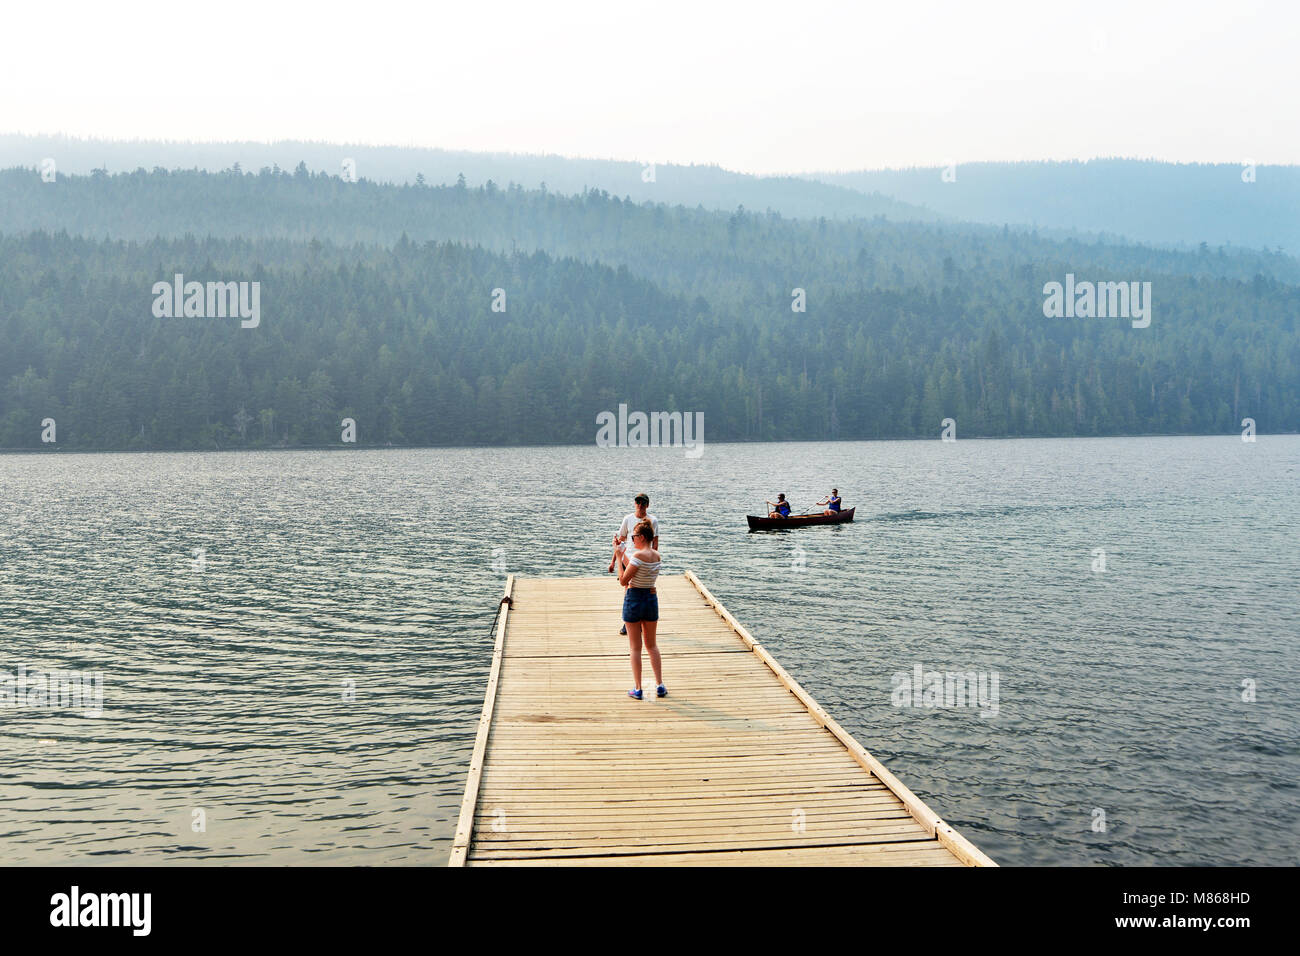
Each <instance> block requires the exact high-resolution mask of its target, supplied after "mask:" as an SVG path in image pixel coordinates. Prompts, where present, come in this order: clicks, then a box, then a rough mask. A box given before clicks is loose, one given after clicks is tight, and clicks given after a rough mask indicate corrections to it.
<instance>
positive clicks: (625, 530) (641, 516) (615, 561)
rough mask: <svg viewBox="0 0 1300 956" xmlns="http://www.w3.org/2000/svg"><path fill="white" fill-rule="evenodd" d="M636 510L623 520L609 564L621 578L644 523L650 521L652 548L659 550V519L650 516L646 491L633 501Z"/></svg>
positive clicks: (624, 628)
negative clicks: (629, 553)
mask: <svg viewBox="0 0 1300 956" xmlns="http://www.w3.org/2000/svg"><path fill="white" fill-rule="evenodd" d="M632 504H633V508H634V510H633V511H632V513H631V514H630V515H628V516H627V517H626V518H624V519H623V523H622V524H620V525H619V526H618V533H617V534H615V535H614V557H613V558H612V559H611V560H610V562H609V571H610V573H611V574H615V575H619V576H621V575H622V574H623V569H624V568H625V567H626V566H627V561H626V558H625V554H624V553H625V552H626V551H627V549H629V548H631V547H632V532H633V531H635V530H636V526H637V525H638V524H640V523H641V522H642V521H649V522H650V524H651V525H652V526H653V527H654V529H655V536H654V540H653V541H652V542H650V547H651V548H653V549H654V550H656V551H658V550H659V519H658V518H656V517H655V516H654V515H652V514H650V511H649V508H650V496H649V495H647V494H646V493H645V492H644V491H643V492H641V493H640V494H638V495H637V496H636V497H635V498H633V499H632ZM619 633H620V634H626V633H627V625H624V626H623V627H622V628H621V629H620V630H619Z"/></svg>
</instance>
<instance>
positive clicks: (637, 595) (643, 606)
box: [623, 588, 659, 624]
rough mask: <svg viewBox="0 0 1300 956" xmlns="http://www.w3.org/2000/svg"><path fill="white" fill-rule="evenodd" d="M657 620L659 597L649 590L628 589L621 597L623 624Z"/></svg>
mask: <svg viewBox="0 0 1300 956" xmlns="http://www.w3.org/2000/svg"><path fill="white" fill-rule="evenodd" d="M657 620H659V595H658V594H656V593H655V592H654V591H653V590H652V589H651V588H628V589H627V593H626V594H624V595H623V622H624V623H625V624H633V623H636V622H637V621H657Z"/></svg>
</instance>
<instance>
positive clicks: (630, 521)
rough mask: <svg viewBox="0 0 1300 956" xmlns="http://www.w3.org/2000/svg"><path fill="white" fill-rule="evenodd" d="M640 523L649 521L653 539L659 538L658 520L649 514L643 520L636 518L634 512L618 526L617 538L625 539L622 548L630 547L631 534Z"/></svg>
mask: <svg viewBox="0 0 1300 956" xmlns="http://www.w3.org/2000/svg"><path fill="white" fill-rule="evenodd" d="M642 521H649V522H650V523H651V524H652V525H654V529H655V537H656V538H657V537H659V519H658V518H656V517H655V516H654V515H652V514H650V513H649V512H646V516H645V517H644V518H638V517H637V516H636V512H635V511H634V512H632V513H631V514H630V515H628V516H627V517H626V518H624V519H623V523H622V524H621V525H619V526H618V535H619V537H620V538H625V539H627V540H625V541H624V542H623V547H631V546H632V532H633V531H635V530H636V526H637V525H639V524H640V523H641V522H642ZM650 543H651V544H653V543H654V542H653V541H652V542H650Z"/></svg>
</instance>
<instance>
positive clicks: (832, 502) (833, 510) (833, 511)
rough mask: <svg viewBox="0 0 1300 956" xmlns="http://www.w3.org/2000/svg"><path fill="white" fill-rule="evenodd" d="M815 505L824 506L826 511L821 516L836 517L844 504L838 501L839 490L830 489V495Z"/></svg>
mask: <svg viewBox="0 0 1300 956" xmlns="http://www.w3.org/2000/svg"><path fill="white" fill-rule="evenodd" d="M817 504H819V505H825V506H826V510H825V511H823V512H822V514H824V515H826V516H827V517H830V516H831V515H837V514H839V513H840V512H841V511H843V510H844V502H842V501H841V500H840V490H839V489H838V488H832V489H831V493H830V494H829V495H827V496H826V500H825V501H819V502H817Z"/></svg>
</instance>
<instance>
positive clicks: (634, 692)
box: [627, 687, 641, 700]
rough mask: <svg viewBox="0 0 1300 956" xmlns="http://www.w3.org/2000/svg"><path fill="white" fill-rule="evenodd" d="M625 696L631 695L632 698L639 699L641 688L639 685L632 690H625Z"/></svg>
mask: <svg viewBox="0 0 1300 956" xmlns="http://www.w3.org/2000/svg"><path fill="white" fill-rule="evenodd" d="M627 696H629V697H631V698H632V699H633V700H640V699H641V688H640V687H637V688H634V689H633V690H630V691H628V692H627Z"/></svg>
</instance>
